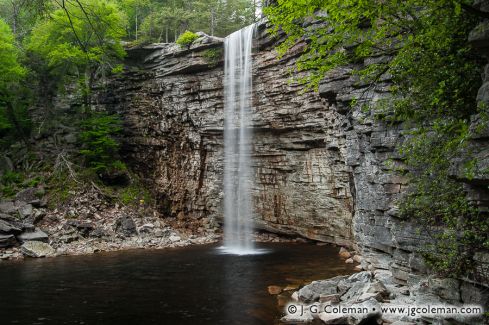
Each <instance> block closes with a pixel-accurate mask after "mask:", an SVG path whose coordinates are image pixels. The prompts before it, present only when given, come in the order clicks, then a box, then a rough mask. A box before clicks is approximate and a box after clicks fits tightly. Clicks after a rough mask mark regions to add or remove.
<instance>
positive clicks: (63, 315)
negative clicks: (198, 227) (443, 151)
mask: <svg viewBox="0 0 489 325" xmlns="http://www.w3.org/2000/svg"><path fill="white" fill-rule="evenodd" d="M257 248H259V249H266V250H268V254H262V255H248V256H237V255H227V254H219V252H218V250H217V246H216V245H206V246H193V247H187V248H178V249H166V250H134V251H124V252H115V253H99V254H95V255H90V256H66V257H57V258H51V259H35V260H34V259H32V260H26V261H24V262H2V263H0V288H1V289H0V294H1V299H0V300H1V301H0V323H1V324H23V325H24V324H39V325H40V324H86V325H91V324H104V325H106V324H118V325H120V324H243V325H252V324H267V325H268V324H275V323H277V322H278V319H279V318H280V316H281V314H282V310H281V308H279V307H278V306H277V297H276V296H272V295H270V294H269V293H268V290H267V287H268V286H269V285H279V286H285V285H287V284H289V283H292V282H294V281H297V280H309V281H310V280H318V279H325V278H329V277H333V276H336V275H340V274H350V273H353V267H352V266H351V265H347V264H344V262H343V261H342V260H340V259H339V258H338V249H337V248H336V247H330V246H317V245H311V244H296V243H294V244H289V243H287V244H284V243H277V244H257Z"/></svg>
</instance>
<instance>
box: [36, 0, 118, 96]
mask: <svg viewBox="0 0 489 325" xmlns="http://www.w3.org/2000/svg"><path fill="white" fill-rule="evenodd" d="M124 35H125V17H124V15H123V13H122V12H120V11H119V9H118V7H117V6H116V4H115V3H113V2H112V1H108V0H101V1H96V0H83V1H63V2H61V3H59V7H57V9H55V10H54V11H53V12H52V13H50V18H49V19H45V20H42V21H40V22H39V23H38V24H36V26H35V27H34V29H33V30H32V35H31V36H30V39H29V40H28V44H27V48H28V50H30V51H31V52H32V53H33V54H36V55H38V56H39V57H41V58H42V59H43V60H44V61H45V62H46V64H47V66H48V67H49V69H50V70H51V73H52V74H53V75H54V76H56V77H57V78H59V79H60V80H63V78H64V77H66V76H70V75H76V76H79V79H80V81H82V84H84V87H83V89H84V92H85V93H87V92H89V91H90V88H91V87H92V84H93V81H94V80H95V78H96V77H100V76H101V77H103V76H104V75H105V74H106V73H107V72H108V71H111V70H114V69H119V66H118V62H119V60H120V59H121V58H122V57H123V56H124V55H125V51H124V49H123V47H122V43H121V38H122V37H124ZM86 99H88V98H86Z"/></svg>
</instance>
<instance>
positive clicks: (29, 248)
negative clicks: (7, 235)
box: [20, 241, 56, 257]
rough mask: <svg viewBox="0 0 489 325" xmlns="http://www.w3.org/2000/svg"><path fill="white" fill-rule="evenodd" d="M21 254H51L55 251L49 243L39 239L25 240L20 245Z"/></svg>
mask: <svg viewBox="0 0 489 325" xmlns="http://www.w3.org/2000/svg"><path fill="white" fill-rule="evenodd" d="M20 250H21V252H22V254H24V255H26V256H30V257H46V256H53V255H54V254H55V253H56V251H55V250H54V248H52V247H51V246H50V245H49V244H47V243H43V242H39V241H27V242H25V243H24V244H23V245H22V246H21V247H20Z"/></svg>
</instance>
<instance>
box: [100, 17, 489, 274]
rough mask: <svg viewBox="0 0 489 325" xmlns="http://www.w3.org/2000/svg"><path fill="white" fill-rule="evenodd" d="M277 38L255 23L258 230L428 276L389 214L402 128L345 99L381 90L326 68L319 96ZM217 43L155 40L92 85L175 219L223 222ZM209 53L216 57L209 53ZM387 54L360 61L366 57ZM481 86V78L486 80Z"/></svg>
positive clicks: (414, 234)
mask: <svg viewBox="0 0 489 325" xmlns="http://www.w3.org/2000/svg"><path fill="white" fill-rule="evenodd" d="M275 44H276V40H273V39H271V38H270V37H269V36H267V34H266V32H265V26H264V25H261V26H259V28H258V33H257V37H256V48H255V51H254V66H253V91H254V98H253V104H254V107H253V129H254V130H253V133H254V148H253V152H254V157H253V158H254V159H253V169H254V171H255V178H256V181H255V188H254V189H253V200H254V207H255V216H256V220H255V224H256V226H257V227H259V228H262V229H266V230H269V231H272V232H276V233H283V234H290V235H302V236H304V237H307V238H311V239H315V240H320V241H324V242H330V243H336V244H341V245H347V246H357V248H359V250H360V251H361V252H362V254H363V255H364V257H365V258H364V262H362V264H363V266H364V268H368V267H369V265H371V266H372V267H374V268H377V269H390V270H391V271H392V274H393V276H394V277H395V278H396V279H397V281H399V282H400V283H407V281H408V280H409V276H410V274H411V273H412V272H413V270H414V271H425V270H426V267H425V265H424V263H423V261H422V260H421V258H420V257H419V256H418V255H417V254H414V253H413V252H414V251H416V250H417V248H418V247H420V246H422V245H425V244H426V243H427V242H428V241H429V240H428V238H429V237H428V236H427V234H426V233H424V231H423V229H419V226H418V225H415V224H412V223H409V222H407V221H402V220H400V219H398V217H397V212H398V209H397V206H396V205H397V201H398V200H399V198H400V196H401V195H402V193H403V192H404V191H405V189H406V188H407V186H408V184H407V180H406V179H405V178H404V177H402V176H401V175H397V174H394V173H393V172H392V170H393V169H396V168H393V167H403V162H402V160H401V159H400V157H399V156H398V155H397V153H396V152H397V151H396V146H397V145H398V144H399V143H401V142H402V141H403V137H402V131H403V125H389V126H388V125H384V124H382V123H381V122H379V121H376V120H374V119H373V118H372V116H371V115H370V113H368V112H364V111H362V109H361V107H360V106H361V104H362V100H360V102H359V104H360V105H359V106H357V107H355V108H351V107H350V102H351V100H352V99H358V98H360V99H362V98H363V99H365V98H366V100H375V99H376V98H381V97H384V96H387V95H388V93H387V89H388V83H389V76H385V77H384V78H383V79H382V80H384V84H380V85H378V86H377V87H376V88H375V89H367V88H366V87H365V86H362V85H361V84H360V83H359V82H358V80H355V79H354V78H353V77H352V76H351V73H350V72H351V69H352V68H353V67H343V68H341V69H337V70H335V71H332V72H331V73H330V74H329V75H328V76H325V78H324V80H323V81H322V82H321V84H320V86H319V92H312V91H305V87H304V86H303V85H300V84H298V83H297V82H295V81H294V80H293V79H292V78H291V77H298V78H299V79H300V77H301V75H300V74H297V73H296V72H295V70H294V67H295V63H296V59H297V56H298V55H299V54H300V52H301V46H303V44H297V45H296V46H295V48H293V49H292V50H291V51H289V53H288V54H287V56H285V57H282V58H278V57H277V54H276V52H275V51H274V50H273V48H274V45H275ZM222 47H223V46H222V39H218V38H212V37H208V36H203V37H201V38H200V39H199V40H198V42H197V43H196V44H194V45H192V46H191V47H190V49H182V48H178V47H176V46H175V45H174V44H153V45H150V46H146V47H141V48H138V49H133V50H129V57H128V67H127V71H126V72H125V73H124V75H122V76H121V77H120V78H118V79H114V80H112V81H111V82H110V83H109V84H108V85H107V87H106V88H104V89H100V90H99V91H98V94H99V95H98V96H97V97H96V98H95V102H94V105H95V106H97V105H98V106H100V108H102V109H104V108H105V109H108V110H109V111H118V112H119V113H121V114H122V116H123V117H124V120H125V132H126V134H125V144H124V150H125V155H126V157H127V159H129V160H130V161H131V162H132V165H133V166H134V168H135V169H136V170H137V171H138V172H139V173H140V174H141V175H143V176H144V177H145V179H147V180H148V182H149V183H150V184H152V186H153V188H154V190H155V192H156V193H158V194H159V196H160V201H159V202H160V204H161V206H162V209H163V210H165V212H167V213H168V214H173V215H174V216H179V218H182V216H184V217H188V218H199V217H203V216H210V217H212V218H215V219H217V220H222V199H223V193H222V180H223V175H222V173H223V156H224V155H223V117H224V113H223V84H222V80H223V62H222ZM216 53H217V55H216ZM388 59H389V58H382V57H377V58H372V59H367V60H366V61H365V62H364V64H369V63H374V62H375V61H376V60H388ZM486 81H487V80H486Z"/></svg>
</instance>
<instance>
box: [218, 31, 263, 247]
mask: <svg viewBox="0 0 489 325" xmlns="http://www.w3.org/2000/svg"><path fill="white" fill-rule="evenodd" d="M254 30H255V26H254V25H251V26H248V27H245V28H243V29H241V30H239V31H237V32H234V33H233V34H231V35H229V36H228V37H226V39H225V41H224V52H225V66H224V96H225V98H224V247H223V250H224V251H225V252H227V253H232V254H240V255H244V254H253V253H256V252H257V251H256V250H255V249H254V245H253V241H252V235H253V206H252V202H251V188H252V185H253V173H252V170H251V149H252V147H251V146H252V137H253V134H252V128H251V113H252V60H251V50H252V45H253V34H254Z"/></svg>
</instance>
